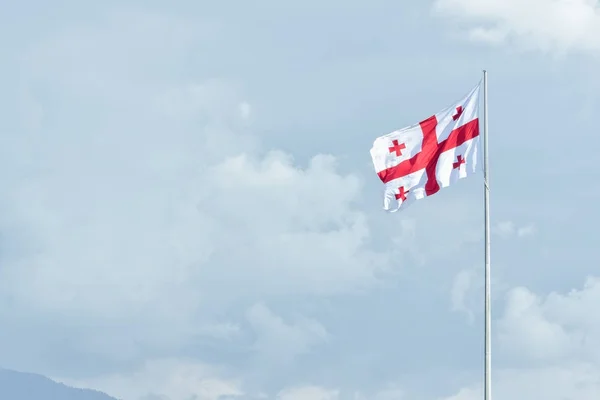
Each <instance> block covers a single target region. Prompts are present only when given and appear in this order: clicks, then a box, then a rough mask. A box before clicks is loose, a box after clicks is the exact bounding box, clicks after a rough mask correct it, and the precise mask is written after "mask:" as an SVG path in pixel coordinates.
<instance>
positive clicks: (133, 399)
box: [58, 359, 244, 400]
mask: <svg viewBox="0 0 600 400" xmlns="http://www.w3.org/2000/svg"><path fill="white" fill-rule="evenodd" d="M224 376H225V372H224V371H223V370H222V369H220V368H215V367H213V366H209V365H206V364H202V363H199V362H197V361H192V360H186V359H155V360H148V361H146V362H145V363H144V364H143V366H141V367H140V368H139V369H137V370H136V371H134V372H130V373H121V374H118V375H117V374H109V375H104V376H99V377H95V378H92V379H87V380H85V381H77V380H71V379H58V380H60V381H62V382H64V383H66V384H69V385H73V386H75V387H95V388H101V389H104V390H106V389H108V390H110V392H111V394H112V395H113V396H117V397H118V398H120V399H124V400H189V399H195V400H220V399H223V398H238V397H240V396H243V395H244V392H243V391H242V388H241V384H240V382H239V381H238V380H236V379H232V378H228V377H224Z"/></svg>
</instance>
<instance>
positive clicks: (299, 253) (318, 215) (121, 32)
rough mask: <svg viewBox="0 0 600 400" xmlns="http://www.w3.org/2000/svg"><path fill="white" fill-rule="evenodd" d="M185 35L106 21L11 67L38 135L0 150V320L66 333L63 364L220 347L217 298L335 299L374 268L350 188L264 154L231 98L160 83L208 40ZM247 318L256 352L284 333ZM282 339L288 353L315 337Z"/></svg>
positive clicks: (306, 327)
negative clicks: (34, 318) (39, 322)
mask: <svg viewBox="0 0 600 400" xmlns="http://www.w3.org/2000/svg"><path fill="white" fill-rule="evenodd" d="M196 22H197V21H186V20H180V19H179V18H171V17H165V16H157V15H149V14H144V13H126V14H122V13H117V14H116V17H111V18H109V19H108V20H107V21H105V22H103V23H102V24H101V26H85V27H76V28H73V29H71V28H65V29H64V31H63V32H61V33H60V34H59V35H58V36H54V37H53V36H49V37H48V38H46V39H44V42H43V43H41V44H37V45H35V46H33V47H32V48H31V49H29V50H27V56H26V57H25V58H24V64H23V68H22V71H23V73H22V76H21V81H20V82H19V85H21V86H22V87H23V88H25V89H26V90H28V91H26V93H31V98H29V99H28V102H27V103H26V104H24V107H29V105H30V104H35V107H34V108H35V110H33V111H32V112H35V114H36V115H38V114H40V115H46V116H49V118H47V119H43V120H40V121H38V122H37V124H38V125H39V127H38V130H39V132H34V133H32V134H31V135H29V136H26V135H22V136H15V137H7V136H3V137H2V142H1V146H0V147H1V150H0V178H1V180H2V181H3V185H4V186H3V194H2V197H1V198H0V202H1V203H2V204H1V205H2V207H3V210H4V213H3V214H2V215H1V216H0V228H1V229H2V235H3V236H4V235H7V236H10V237H11V238H12V239H11V241H10V242H5V243H4V248H3V254H2V257H3V267H2V269H0V288H1V291H2V293H3V296H6V297H7V298H10V299H11V301H12V303H11V304H12V306H11V307H10V308H6V312H7V313H9V314H10V313H12V314H14V315H18V314H19V313H21V312H23V311H24V310H27V312H29V313H33V314H35V315H41V316H43V318H42V319H45V318H48V319H52V320H54V321H55V322H56V324H57V325H58V326H60V325H63V324H64V325H69V324H72V323H76V324H77V326H78V327H80V329H81V332H79V331H77V332H75V331H69V332H70V334H73V335H75V336H77V337H76V338H73V339H72V340H70V341H69V346H72V347H73V348H74V349H75V351H77V352H81V353H84V354H88V355H95V356H102V358H106V357H108V358H110V357H112V358H113V359H114V360H118V361H126V360H132V359H137V358H138V357H148V351H151V352H152V351H153V352H161V353H162V352H164V351H168V350H174V349H178V348H180V347H182V346H185V344H186V343H188V342H189V341H192V340H195V339H194V338H197V337H198V336H201V335H207V332H210V334H211V335H213V336H214V335H217V336H220V335H224V336H227V335H230V334H233V333H235V329H233V330H232V329H229V328H226V327H223V326H221V327H220V328H216V326H217V325H218V324H219V323H221V322H220V318H221V315H222V314H223V313H224V312H225V311H226V310H227V309H228V307H229V306H230V304H231V302H232V301H234V299H235V300H236V301H238V300H239V299H244V301H245V302H246V306H250V305H252V304H255V303H256V302H259V301H266V302H268V301H269V299H271V298H276V297H277V296H283V295H307V294H336V293H337V294H339V293H347V292H352V291H355V290H359V289H362V288H366V287H370V286H371V285H373V284H374V283H376V282H377V274H378V273H379V272H380V271H385V270H386V268H387V261H386V258H385V257H384V256H383V255H381V254H378V253H376V252H373V251H370V250H369V249H368V248H367V241H368V240H369V237H370V228H369V221H368V218H367V216H366V215H365V213H364V212H362V211H361V210H359V209H358V207H357V206H356V205H355V204H354V202H355V200H356V199H357V198H358V196H359V194H360V191H361V181H360V180H359V178H358V177H357V176H355V175H353V174H342V173H340V172H339V171H338V169H337V165H336V158H335V157H333V156H330V155H317V156H315V157H313V158H312V159H310V160H309V162H308V164H307V165H305V166H302V165H298V163H296V162H295V161H294V160H293V158H292V157H291V156H290V155H289V154H286V153H284V152H282V151H278V150H270V149H266V148H265V147H266V146H265V145H264V144H261V142H260V140H259V138H258V137H256V136H255V135H253V134H252V133H250V132H248V129H247V128H245V127H243V126H242V125H240V124H239V122H241V120H243V119H244V118H247V117H248V116H249V115H250V110H251V105H250V104H251V101H247V100H243V99H244V98H246V95H247V94H246V93H243V91H242V90H241V89H240V88H239V87H237V86H236V85H235V84H233V83H230V82H229V81H227V80H225V79H219V80H215V79H211V78H204V77H196V78H194V79H190V80H186V81H181V80H180V79H178V78H177V77H173V76H172V74H171V73H170V72H169V68H168V67H169V66H170V65H173V64H176V63H177V62H181V59H182V58H185V57H187V55H188V53H189V52H193V51H196V50H197V49H196V48H195V47H194V46H196V45H198V46H200V47H201V46H202V44H203V43H204V41H205V40H208V39H207V36H203V35H205V34H206V31H207V29H208V28H210V29H209V30H210V32H212V33H215V32H216V31H214V29H216V28H214V27H213V26H209V27H208V28H207V26H206V25H205V24H203V23H202V22H197V23H196ZM196 26H197V27H198V29H196ZM212 33H211V34H212ZM132 49H133V50H132ZM116 58H117V59H120V60H121V61H119V62H117V61H115V59H116ZM165 59H168V61H165ZM125 60H127V63H126V64H127V68H125V67H124V68H121V66H123V65H124V64H122V63H125ZM165 63H166V65H165ZM42 65H43V66H44V67H43V68H42V67H41V66H42ZM39 85H43V86H44V87H45V88H46V92H45V96H39V95H36V94H35V93H36V91H35V88H36V87H38V86H39ZM38 106H39V107H38ZM240 112H241V115H240ZM25 115H29V114H27V113H26V114H25ZM24 246H27V248H25V247H24ZM307 249H310V251H307ZM167 300H168V301H167ZM262 311H264V309H263V310H262ZM261 316H262V317H264V318H263V319H262V320H261V319H260V317H261ZM249 317H250V319H251V321H253V322H255V323H256V324H257V325H256V327H257V328H260V329H262V330H263V331H262V333H261V334H262V335H263V336H262V337H266V336H268V335H269V334H273V333H268V332H267V330H268V329H271V328H273V329H276V328H278V327H279V328H281V329H284V330H285V329H287V328H288V326H287V325H285V324H283V325H281V324H279V323H278V322H277V317H275V316H273V315H270V314H269V313H268V312H266V313H265V312H263V313H262V314H261V309H260V307H259V308H256V309H254V310H253V311H252V312H251V313H250V314H249ZM234 322H235V321H234ZM298 323H299V324H300V325H299V327H300V328H299V329H300V331H301V332H302V333H301V334H300V336H299V337H298V338H296V339H297V340H298V341H297V343H296V344H297V345H298V346H299V347H298V348H299V349H300V350H301V351H304V350H305V349H306V348H308V347H307V346H310V344H312V343H313V341H314V340H317V341H318V340H320V338H321V336H322V335H324V332H325V331H324V329H322V327H320V325H319V324H318V322H316V321H309V320H305V321H304V322H298ZM86 327H94V328H86ZM292 328H296V327H295V326H292ZM292 328H290V329H292ZM73 332H75V333H73ZM293 332H294V331H293V329H292V330H290V331H289V332H288V333H293ZM280 333H281V332H280ZM40 340H43V339H40ZM260 343H261V344H260V345H261V346H262V347H265V346H268V345H269V343H268V342H265V341H263V342H260ZM148 349H151V350H148ZM294 351H296V350H294Z"/></svg>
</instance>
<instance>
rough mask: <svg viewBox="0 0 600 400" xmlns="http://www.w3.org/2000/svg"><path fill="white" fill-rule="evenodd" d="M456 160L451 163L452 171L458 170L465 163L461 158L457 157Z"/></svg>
mask: <svg viewBox="0 0 600 400" xmlns="http://www.w3.org/2000/svg"><path fill="white" fill-rule="evenodd" d="M457 160H458V161H457V162H455V163H452V167H453V169H456V168H460V166H461V165H462V164H464V163H465V159H464V158H462V156H458V157H457Z"/></svg>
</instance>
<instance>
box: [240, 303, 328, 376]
mask: <svg viewBox="0 0 600 400" xmlns="http://www.w3.org/2000/svg"><path fill="white" fill-rule="evenodd" d="M246 318H247V319H248V322H249V323H250V325H251V326H252V328H253V329H254V331H255V333H256V335H257V340H256V342H255V344H254V347H255V350H256V351H258V353H259V354H260V358H261V360H262V362H263V363H264V362H269V363H275V364H284V363H288V362H290V361H291V360H292V359H293V358H294V357H295V356H297V355H300V354H303V353H305V352H307V351H309V350H311V348H312V347H313V346H315V345H318V344H321V343H323V342H324V341H326V340H327V339H328V338H329V334H328V333H327V330H326V329H325V327H323V326H322V325H321V324H320V323H319V322H317V321H314V320H311V319H307V318H298V320H297V321H295V323H293V324H290V323H286V322H285V321H284V320H283V319H282V318H281V317H279V316H277V315H275V314H274V313H273V312H272V311H271V310H270V309H269V308H267V307H266V306H265V305H264V304H262V303H258V304H255V305H254V306H252V308H250V309H249V310H248V312H247V314H246Z"/></svg>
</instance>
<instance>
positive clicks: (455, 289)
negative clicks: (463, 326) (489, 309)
mask: <svg viewBox="0 0 600 400" xmlns="http://www.w3.org/2000/svg"><path fill="white" fill-rule="evenodd" d="M476 276H477V274H476V273H475V271H474V270H472V269H471V270H461V271H459V272H458V273H457V274H456V276H455V277H454V282H453V283H452V290H451V302H452V311H459V312H464V313H465V314H466V315H467V319H468V321H469V323H473V322H474V320H475V313H474V312H473V310H472V309H471V307H470V306H469V305H468V304H467V295H468V294H469V292H470V291H471V289H472V288H473V286H474V282H473V281H474V278H475V277H476Z"/></svg>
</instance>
